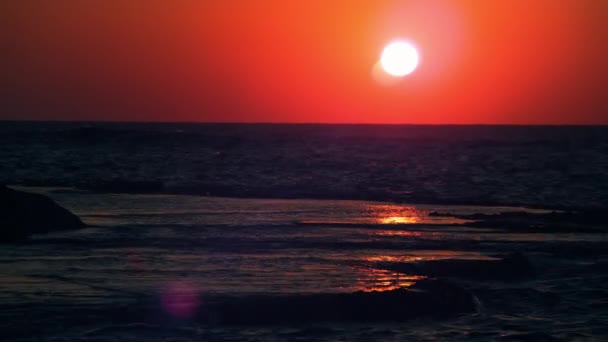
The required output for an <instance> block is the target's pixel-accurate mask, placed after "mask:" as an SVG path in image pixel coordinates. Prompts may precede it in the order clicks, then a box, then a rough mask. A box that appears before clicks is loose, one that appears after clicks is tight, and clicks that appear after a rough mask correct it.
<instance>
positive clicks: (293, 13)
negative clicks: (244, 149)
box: [0, 0, 608, 124]
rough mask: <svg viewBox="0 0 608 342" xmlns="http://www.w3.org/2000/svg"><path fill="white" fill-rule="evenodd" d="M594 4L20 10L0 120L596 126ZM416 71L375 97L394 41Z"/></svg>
mask: <svg viewBox="0 0 608 342" xmlns="http://www.w3.org/2000/svg"><path fill="white" fill-rule="evenodd" d="M606 19H608V1H601V0H559V1H555V0H534V1H530V0H505V1H500V0H492V1H482V0H479V1H478V0H466V1H465V0H462V1H459V0H453V1H447V0H446V1H442V0H419V1H397V0H386V1H381V0H367V1H363V0H331V1H330V0H308V1H296V0H293V1H286V0H232V1H199V0H172V1H165V0H129V1H126V0H89V1H82V0H53V1H38V0H19V1H4V2H2V3H1V4H0V20H1V22H0V44H1V45H0V46H2V57H3V60H4V62H3V63H2V64H1V65H0V72H1V73H2V75H3V77H2V78H1V79H0V89H1V95H0V104H1V107H0V119H39V120H40V119H42V120H47V119H52V120H55V119H62V120H75V119H77V120H128V121H202V122H205V121H215V122H217V121H219V122H346V123H431V124H446V123H456V124H466V123H489V124H493V123H515V124H564V123H572V124H598V123H601V124H608V105H607V104H606V103H607V101H608V99H607V98H608V96H607V95H608V94H607V93H606V92H607V91H606V89H608V88H607V87H606V84H607V83H608V63H607V62H606V60H608V58H607V57H606V55H607V53H608V25H606V24H605V20H606ZM399 37H402V38H409V39H411V40H413V41H414V42H416V44H417V45H418V47H419V48H420V49H421V53H422V62H421V65H420V66H419V68H418V69H417V70H416V71H415V72H414V73H413V74H411V75H410V76H408V77H405V78H403V79H402V80H400V82H398V83H396V84H393V85H391V86H386V85H382V84H381V83H379V82H378V81H377V80H376V78H375V77H374V76H373V73H372V69H373V66H374V65H375V63H376V62H377V60H378V58H379V55H380V53H381V50H382V48H383V46H384V44H386V43H387V42H389V41H391V40H393V39H395V38H399Z"/></svg>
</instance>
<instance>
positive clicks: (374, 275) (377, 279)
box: [356, 267, 426, 292]
mask: <svg viewBox="0 0 608 342" xmlns="http://www.w3.org/2000/svg"><path fill="white" fill-rule="evenodd" d="M425 278H426V277H424V276H420V275H410V274H403V273H399V272H393V271H388V270H382V269H376V268H371V267H370V268H366V269H365V276H364V277H361V278H359V279H358V280H357V285H356V289H357V290H359V291H365V292H372V291H379V292H381V291H391V290H396V289H399V288H404V287H410V286H412V285H414V284H415V283H416V282H417V281H418V280H422V279H425Z"/></svg>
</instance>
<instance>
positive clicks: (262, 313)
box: [0, 122, 608, 341]
mask: <svg viewBox="0 0 608 342" xmlns="http://www.w3.org/2000/svg"><path fill="white" fill-rule="evenodd" d="M0 161H1V162H2V163H1V164H0V183H5V184H8V185H10V186H12V187H13V188H15V189H20V190H24V191H30V192H38V193H44V194H46V195H48V196H50V197H51V198H53V199H54V200H55V201H57V202H58V203H59V204H61V205H63V206H64V207H66V208H68V209H70V210H71V211H73V212H74V213H75V214H77V215H78V216H80V217H81V218H82V219H83V221H84V222H85V223H86V224H87V225H88V227H87V228H85V229H83V230H79V231H66V232H57V233H51V234H46V235H38V236H35V237H33V238H31V239H30V240H29V241H26V242H20V243H15V244H3V245H0V308H1V309H2V310H0V339H1V340H7V341H37V340H54V341H63V340H65V341H72V340H80V341H116V340H133V341H139V340H146V341H410V340H446V341H452V340H467V341H469V340H473V341H488V340H498V341H503V340H504V341H519V340H524V341H537V340H541V341H543V340H550V341H554V340H558V341H560V340H563V341H595V340H607V339H608V286H607V285H606V284H608V234H607V232H608V219H606V218H605V217H604V214H605V212H606V209H608V127H564V126H560V127H540V126H388V125H386V126H385V125H257V124H256V125H246V124H239V125H226V124H205V125H201V124H110V123H104V124H100V123H89V124H86V123H27V122H26V123H15V122H1V123H0ZM513 260H515V261H513ZM428 281H431V282H433V281H447V282H449V284H452V285H453V286H455V287H457V288H458V289H462V291H464V292H466V293H467V294H470V296H471V298H472V300H473V302H474V304H475V305H474V308H473V309H466V310H465V309H463V310H462V312H460V311H459V312H451V313H450V314H446V309H445V307H446V306H447V305H452V304H453V303H454V301H455V299H454V298H453V297H454V293H457V292H448V291H447V290H445V289H444V290H442V289H443V288H441V289H440V290H439V291H438V292H436V293H437V294H434V295H433V296H431V297H429V298H431V299H437V298H439V299H437V300H433V301H430V302H429V303H428V305H421V303H419V302H415V303H414V302H410V303H411V304H409V306H408V304H407V301H406V302H405V303H406V304H404V305H403V307H402V308H401V307H400V308H399V310H397V311H399V313H400V314H401V316H395V317H394V318H393V317H387V316H388V315H387V314H386V313H387V312H391V313H392V312H393V311H391V310H394V308H393V307H391V306H390V305H388V304H386V305H387V306H386V310H383V307H382V305H385V304H382V305H380V304H379V305H377V306H373V305H372V306H369V307H360V308H359V307H356V306H355V309H353V310H354V311H357V310H361V311H362V312H363V311H365V317H367V318H369V320H360V319H351V318H352V317H351V316H348V315H342V316H339V317H338V318H337V319H336V317H334V316H330V315H329V314H327V313H328V312H333V311H335V310H338V309H339V308H335V307H332V306H330V305H323V303H325V302H324V301H323V300H320V299H319V298H325V297H323V296H326V295H329V296H333V295H335V296H341V297H339V298H340V301H339V302H340V303H342V304H344V305H346V306H348V305H351V304H352V303H359V300H360V298H368V297H369V296H372V295H373V294H376V293H394V292H395V291H400V290H399V289H406V290H405V291H410V292H412V293H419V292H420V291H422V292H425V289H424V288H422V290H420V288H417V286H419V285H420V284H425V282H428ZM431 284H433V283H431ZM446 289H447V288H446ZM374 291H375V292H374ZM426 291H427V292H428V291H430V290H428V288H426ZM433 291H435V290H433ZM433 291H430V292H431V293H435V292H433ZM299 296H308V297H305V298H308V299H309V300H310V302H311V303H315V304H314V305H312V308H310V306H311V305H309V308H308V309H307V310H313V311H317V312H318V314H314V315H312V316H310V317H308V319H307V320H301V319H291V318H290V317H300V316H297V314H294V312H296V313H297V312H299V311H302V310H303V308H302V307H303V306H306V305H303V306H302V307H300V306H298V305H291V306H289V305H287V306H283V307H281V310H284V312H282V313H281V314H279V315H277V314H276V313H273V312H272V311H271V310H270V309H268V306H269V305H270V306H271V305H273V303H276V300H275V299H276V298H280V300H281V301H282V302H283V303H288V304H289V303H300V304H302V302H299V301H298V300H297V298H300V297H299ZM332 298H333V297H332ZM226 303H243V310H242V311H244V312H245V313H244V314H243V315H244V316H243V317H240V318H239V319H240V320H239V321H238V322H237V323H236V324H235V323H231V324H224V323H223V322H222V321H221V319H220V318H217V317H215V318H213V317H212V319H209V317H208V316H204V317H203V313H206V312H212V311H213V310H212V309H210V308H217V307H222V305H223V306H224V307H225V306H226V305H228V304H226ZM245 303H249V304H251V303H254V305H249V304H247V305H245ZM316 303H320V304H316ZM304 304H306V303H304ZM231 305H232V304H231ZM238 305H239V304H236V306H237V307H238ZM425 306H426V307H425ZM248 310H249V311H250V315H249V316H248V315H247V312H249V311H248ZM397 311H395V312H397ZM347 316H348V317H347ZM311 317H312V318H311ZM327 317H331V319H330V318H327ZM349 317H350V318H349ZM403 317H407V319H403ZM203 318H204V319H203ZM315 318H318V319H315Z"/></svg>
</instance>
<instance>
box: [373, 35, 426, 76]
mask: <svg viewBox="0 0 608 342" xmlns="http://www.w3.org/2000/svg"><path fill="white" fill-rule="evenodd" d="M419 62H420V56H419V54H418V49H416V47H415V46H414V45H413V44H412V43H410V42H407V41H404V40H398V41H393V42H391V43H389V44H388V45H386V46H385V47H384V50H383V51H382V55H381V56H380V65H381V66H382V69H383V70H384V71H385V72H386V73H387V74H390V75H392V76H395V77H402V76H406V75H409V74H411V73H412V72H414V70H416V68H417V67H418V64H419Z"/></svg>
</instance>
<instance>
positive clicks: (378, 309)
mask: <svg viewBox="0 0 608 342" xmlns="http://www.w3.org/2000/svg"><path fill="white" fill-rule="evenodd" d="M476 310H477V304H476V302H475V299H474V297H473V296H472V294H471V293H469V292H468V291H466V290H465V289H463V288H462V287H460V286H458V285H455V284H452V283H450V282H447V281H441V280H435V279H426V280H421V281H419V282H418V283H416V284H415V285H414V286H412V287H411V288H409V289H405V288H402V289H396V290H392V291H384V292H376V291H373V292H355V293H340V294H310V295H284V296H253V297H238V298H236V297H235V298H228V299H223V300H221V301H219V302H216V303H210V304H209V305H208V306H207V310H206V311H204V312H202V313H201V316H200V317H199V320H202V321H213V322H215V323H219V324H239V325H240V324H278V323H302V322H327V321H352V322H378V321H404V320H408V319H415V318H420V317H443V316H450V315H455V314H461V313H471V312H475V311H476Z"/></svg>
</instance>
